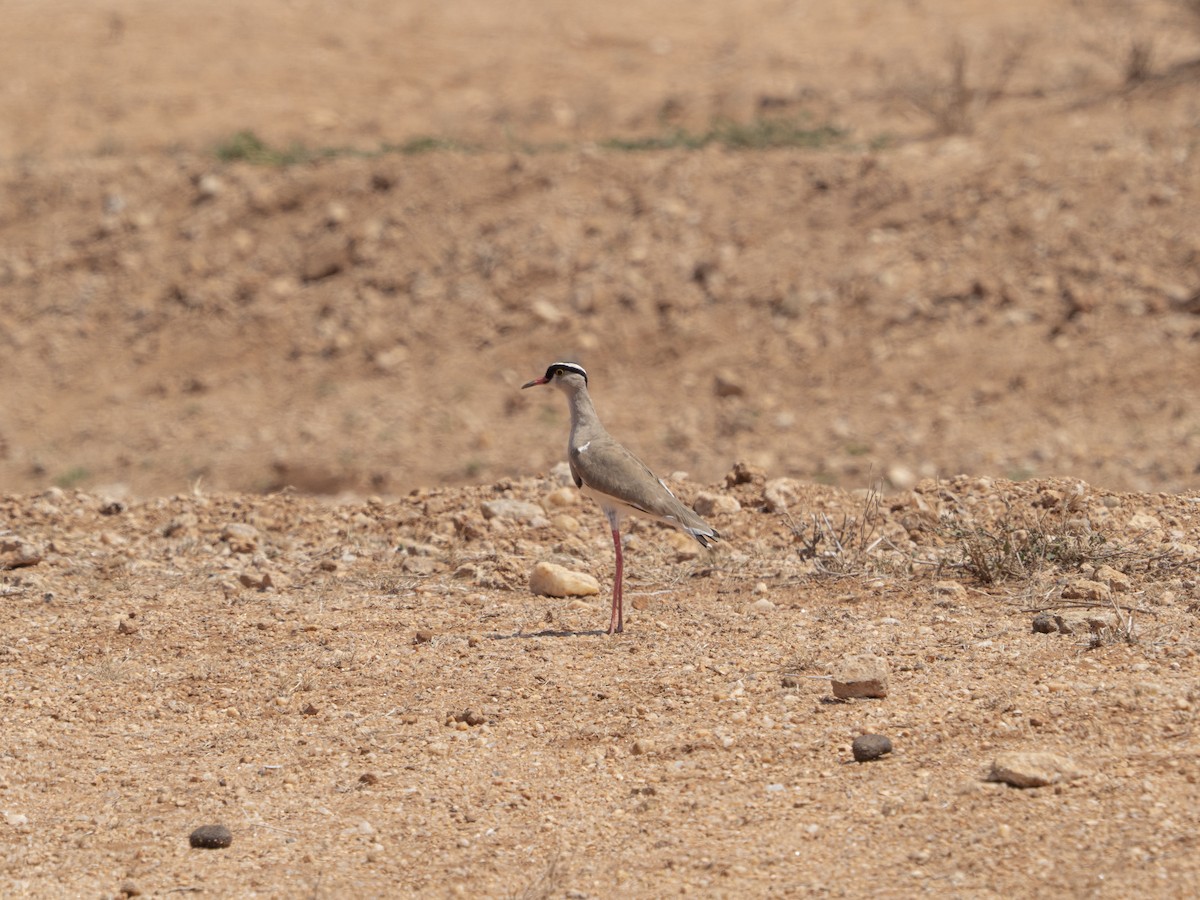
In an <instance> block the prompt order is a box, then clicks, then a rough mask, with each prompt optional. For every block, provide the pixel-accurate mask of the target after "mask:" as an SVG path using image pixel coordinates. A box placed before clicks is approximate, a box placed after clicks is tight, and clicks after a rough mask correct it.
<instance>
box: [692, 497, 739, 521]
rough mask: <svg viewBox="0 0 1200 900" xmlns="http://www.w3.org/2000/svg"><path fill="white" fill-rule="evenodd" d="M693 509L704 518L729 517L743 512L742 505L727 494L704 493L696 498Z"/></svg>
mask: <svg viewBox="0 0 1200 900" xmlns="http://www.w3.org/2000/svg"><path fill="white" fill-rule="evenodd" d="M692 508H693V509H695V510H696V512H698V513H699V514H700V515H702V516H728V515H732V514H733V513H736V512H741V509H742V504H740V503H738V502H737V500H735V499H734V498H733V497H730V496H728V495H726V494H710V493H703V494H700V495H699V496H697V497H696V502H695V503H694V504H693V505H692Z"/></svg>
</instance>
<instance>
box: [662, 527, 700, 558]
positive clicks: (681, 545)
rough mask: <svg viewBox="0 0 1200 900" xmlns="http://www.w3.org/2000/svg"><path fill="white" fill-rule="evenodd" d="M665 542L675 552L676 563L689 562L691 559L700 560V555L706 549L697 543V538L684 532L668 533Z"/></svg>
mask: <svg viewBox="0 0 1200 900" xmlns="http://www.w3.org/2000/svg"><path fill="white" fill-rule="evenodd" d="M665 540H666V542H667V543H668V544H670V545H671V548H672V549H673V550H674V551H675V561H676V562H687V561H688V560H691V559H698V558H699V557H700V554H701V553H703V552H704V548H703V547H701V546H700V544H699V543H697V542H696V539H695V538H693V537H690V536H689V535H686V534H684V533H683V532H682V531H668V532H667V533H666V536H665Z"/></svg>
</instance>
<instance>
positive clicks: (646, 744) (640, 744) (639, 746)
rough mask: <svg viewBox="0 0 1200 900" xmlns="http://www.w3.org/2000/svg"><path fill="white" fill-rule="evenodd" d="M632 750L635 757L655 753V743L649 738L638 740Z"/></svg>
mask: <svg viewBox="0 0 1200 900" xmlns="http://www.w3.org/2000/svg"><path fill="white" fill-rule="evenodd" d="M631 749H632V752H633V755H634V756H645V755H646V754H647V753H653V752H654V741H651V740H648V739H647V738H638V739H637V740H636V741H634V742H633V747H632V748H631Z"/></svg>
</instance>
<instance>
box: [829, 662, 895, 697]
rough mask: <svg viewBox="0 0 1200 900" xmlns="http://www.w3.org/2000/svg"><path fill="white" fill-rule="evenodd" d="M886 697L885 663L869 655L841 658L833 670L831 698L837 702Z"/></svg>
mask: <svg viewBox="0 0 1200 900" xmlns="http://www.w3.org/2000/svg"><path fill="white" fill-rule="evenodd" d="M887 695H888V666H887V661H886V660H884V659H882V658H881V657H878V656H874V655H873V654H870V653H851V654H848V655H846V656H844V657H842V659H841V661H840V662H839V663H838V664H837V666H835V667H834V670H833V696H835V697H837V698H838V699H839V700H848V699H851V698H857V697H876V698H882V697H886V696H887Z"/></svg>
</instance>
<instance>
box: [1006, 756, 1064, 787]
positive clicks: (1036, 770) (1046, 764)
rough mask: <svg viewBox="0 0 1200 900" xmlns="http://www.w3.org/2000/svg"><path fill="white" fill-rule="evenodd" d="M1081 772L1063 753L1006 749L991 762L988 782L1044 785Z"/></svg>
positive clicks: (1017, 785) (1029, 785) (1023, 785)
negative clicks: (1061, 754)
mask: <svg viewBox="0 0 1200 900" xmlns="http://www.w3.org/2000/svg"><path fill="white" fill-rule="evenodd" d="M1082 777H1083V772H1082V771H1080V770H1079V768H1078V767H1077V766H1076V765H1075V763H1074V762H1072V761H1071V760H1070V759H1068V758H1067V757H1065V756H1060V755H1059V754H1057V753H1049V752H1046V751H1037V750H1034V751H1026V750H1009V751H1006V752H1004V753H999V754H997V755H996V758H995V759H994V760H993V761H992V771H991V774H990V775H989V779H990V780H991V781H1002V782H1004V783H1005V784H1009V785H1012V786H1013V787H1018V788H1031V787H1046V786H1047V785H1051V784H1058V783H1059V782H1062V781H1073V780H1075V779H1076V778H1082Z"/></svg>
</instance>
